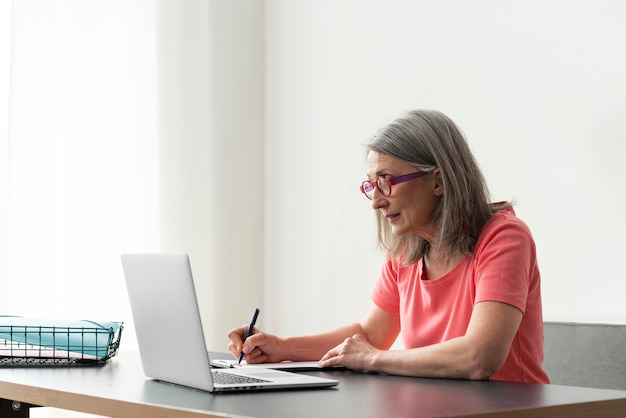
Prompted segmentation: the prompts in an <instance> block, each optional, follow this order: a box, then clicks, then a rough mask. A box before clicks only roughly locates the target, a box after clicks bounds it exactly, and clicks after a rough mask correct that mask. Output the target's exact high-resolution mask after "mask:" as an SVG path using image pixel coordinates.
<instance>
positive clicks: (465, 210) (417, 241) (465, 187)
mask: <svg viewBox="0 0 626 418" xmlns="http://www.w3.org/2000/svg"><path fill="white" fill-rule="evenodd" d="M366 147H367V150H368V151H375V152H378V153H381V154H386V155H389V156H392V157H396V158H399V159H401V160H404V161H406V162H407V163H409V164H411V165H413V166H414V167H415V168H416V169H418V170H422V171H432V170H434V169H435V168H439V170H440V171H441V178H437V177H435V176H433V175H432V174H429V175H428V177H429V178H430V179H431V180H432V181H438V182H440V183H441V184H442V187H443V195H442V196H441V198H440V199H439V201H438V202H437V204H436V206H435V209H434V211H433V213H432V214H431V218H430V221H431V223H432V224H433V225H435V226H436V230H437V235H436V237H435V240H434V243H433V244H432V248H431V243H429V242H428V241H426V240H425V239H424V238H422V237H421V236H419V235H417V234H410V235H405V236H395V235H393V234H392V232H391V228H390V226H389V223H388V222H387V221H386V219H385V218H384V216H383V214H382V213H381V212H380V211H377V213H376V220H377V224H378V242H379V245H380V246H381V247H382V248H384V249H386V250H387V251H388V252H389V256H391V257H396V256H402V258H403V261H404V263H405V264H411V263H415V262H417V261H418V260H419V259H420V258H422V257H423V256H424V254H426V253H427V252H429V251H430V252H432V253H434V254H436V255H437V256H439V257H443V258H448V257H452V256H453V255H466V254H470V253H471V252H473V250H474V247H475V245H476V241H477V240H478V236H479V234H480V231H481V230H482V228H483V226H484V225H485V224H486V223H487V221H488V220H489V218H491V216H492V215H493V214H494V213H495V212H497V211H498V210H501V209H503V208H505V207H509V206H510V205H509V204H508V203H507V204H502V205H497V206H496V205H493V204H492V203H491V201H490V194H489V190H488V188H487V183H486V181H485V178H484V176H483V174H482V172H481V170H480V167H479V166H478V163H477V162H476V159H475V158H474V155H473V154H472V152H471V150H470V148H469V145H468V143H467V141H466V140H465V137H464V136H463V134H462V133H461V131H460V130H459V129H458V127H457V126H456V125H455V123H454V122H453V121H452V120H451V119H450V118H448V117H447V116H446V115H444V114H443V113H441V112H438V111H432V110H414V111H411V112H409V113H407V114H406V115H405V116H403V117H401V118H399V119H397V120H395V121H393V122H391V123H390V124H388V125H387V126H384V127H383V128H381V129H380V130H379V131H378V133H377V134H376V135H375V136H374V137H373V138H372V139H371V141H370V142H369V143H368V144H367V145H366Z"/></svg>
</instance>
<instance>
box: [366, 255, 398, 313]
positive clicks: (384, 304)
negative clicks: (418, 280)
mask: <svg viewBox="0 0 626 418" xmlns="http://www.w3.org/2000/svg"><path fill="white" fill-rule="evenodd" d="M395 263H397V261H396V262H395ZM395 263H394V260H393V259H387V261H385V263H384V264H383V268H382V271H381V273H380V276H379V277H378V280H377V281H376V284H375V285H374V289H373V290H372V294H371V297H372V301H373V302H374V303H375V304H376V305H377V306H378V307H379V308H381V309H382V310H384V311H387V312H390V313H394V314H395V313H399V312H400V295H399V291H398V271H397V266H396V265H395Z"/></svg>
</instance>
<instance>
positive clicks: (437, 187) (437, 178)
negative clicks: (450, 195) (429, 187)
mask: <svg viewBox="0 0 626 418" xmlns="http://www.w3.org/2000/svg"><path fill="white" fill-rule="evenodd" d="M431 175H432V176H433V192H434V193H435V196H443V177H442V176H441V169H440V168H439V167H437V168H435V169H434V170H433V172H432V173H431Z"/></svg>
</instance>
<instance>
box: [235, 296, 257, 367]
mask: <svg viewBox="0 0 626 418" xmlns="http://www.w3.org/2000/svg"><path fill="white" fill-rule="evenodd" d="M258 317H259V308H256V309H255V310H254V313H253V314H252V320H251V321H250V325H248V329H247V330H246V335H245V336H244V337H243V342H244V343H245V342H246V340H247V339H248V337H249V336H251V335H252V333H253V332H254V324H256V319H257V318H258ZM241 360H243V349H242V350H241V353H239V364H241Z"/></svg>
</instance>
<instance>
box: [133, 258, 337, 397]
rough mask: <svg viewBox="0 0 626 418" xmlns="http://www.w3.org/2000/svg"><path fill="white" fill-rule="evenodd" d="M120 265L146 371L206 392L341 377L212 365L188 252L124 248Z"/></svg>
mask: <svg viewBox="0 0 626 418" xmlns="http://www.w3.org/2000/svg"><path fill="white" fill-rule="evenodd" d="M122 267H123V269H124V276H125V278H126V287H127V290H128V296H129V299H130V305H131V311H132V316H133V320H134V323H135V332H136V334H137V342H138V344H139V354H140V357H141V363H142V367H143V371H144V374H145V375H146V376H147V377H149V378H152V379H156V380H160V381H164V382H169V383H174V384H177V385H182V386H188V387H192V388H195V389H200V390H205V391H208V392H223V391H243V390H263V389H290V388H306V387H330V386H335V385H337V384H338V383H339V382H338V381H336V380H333V379H325V378H320V377H316V376H308V375H304V374H298V373H291V372H285V371H280V370H275V369H264V368H251V369H249V368H233V369H212V368H211V364H210V358H209V353H208V351H207V349H206V344H205V340H204V334H203V328H202V322H201V318H200V311H199V309H198V302H197V299H196V293H195V288H194V284H193V279H192V275H191V267H190V264H189V258H188V257H187V254H184V253H182V254H123V255H122Z"/></svg>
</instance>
